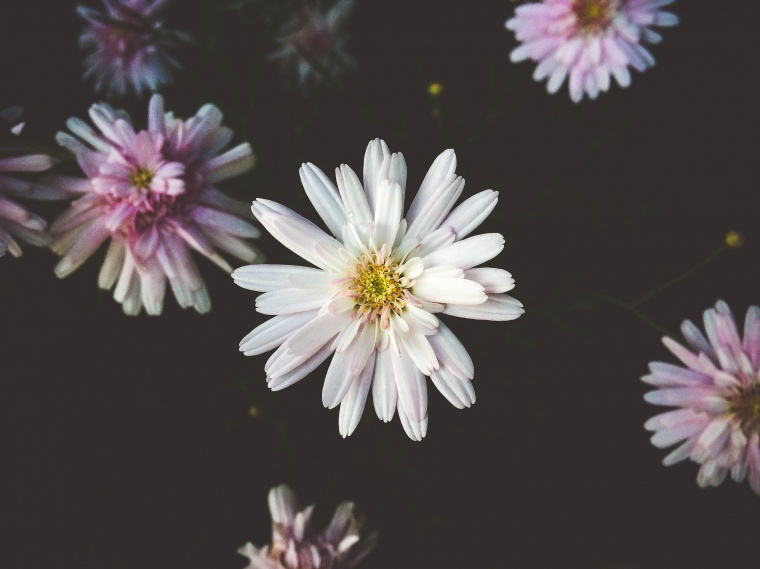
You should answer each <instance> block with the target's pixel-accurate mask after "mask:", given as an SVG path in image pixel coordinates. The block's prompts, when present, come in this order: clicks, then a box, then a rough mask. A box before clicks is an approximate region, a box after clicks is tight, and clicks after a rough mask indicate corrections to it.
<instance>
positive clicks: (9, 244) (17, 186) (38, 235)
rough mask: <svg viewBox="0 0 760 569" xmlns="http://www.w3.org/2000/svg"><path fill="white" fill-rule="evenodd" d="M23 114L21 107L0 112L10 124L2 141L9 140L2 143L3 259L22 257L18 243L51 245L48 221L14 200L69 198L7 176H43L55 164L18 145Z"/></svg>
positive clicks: (0, 251)
mask: <svg viewBox="0 0 760 569" xmlns="http://www.w3.org/2000/svg"><path fill="white" fill-rule="evenodd" d="M21 112H22V109H21V108H20V107H9V108H7V109H5V110H3V111H0V118H2V119H3V120H4V121H5V122H6V123H7V125H3V138H4V139H7V144H6V143H5V141H4V142H3V143H0V256H2V255H4V254H5V252H6V251H9V252H10V254H11V255H13V256H14V257H18V256H20V255H21V247H20V246H19V244H18V242H17V241H16V239H21V240H22V241H26V242H27V243H30V244H32V245H37V246H40V247H44V246H47V245H49V244H50V236H49V235H48V232H47V223H45V220H44V219H42V218H41V217H40V216H38V215H35V214H33V213H32V212H30V211H29V210H27V209H26V208H25V207H23V206H21V205H20V204H19V203H18V202H16V201H15V198H30V199H43V200H52V199H63V198H65V197H66V196H67V194H66V192H64V191H61V190H57V189H54V188H47V187H44V186H42V185H40V184H38V183H36V182H33V181H29V180H24V179H22V178H19V177H16V176H9V175H8V174H10V173H26V172H43V171H45V170H47V169H48V168H50V167H51V166H53V163H54V161H53V159H52V158H51V157H50V156H48V155H46V154H40V153H35V152H30V151H29V150H28V149H25V148H24V147H23V145H19V143H17V142H16V140H15V138H16V137H17V136H18V135H19V134H21V130H22V129H23V127H24V123H19V122H18V119H19V117H20V116H21ZM6 128H7V131H6Z"/></svg>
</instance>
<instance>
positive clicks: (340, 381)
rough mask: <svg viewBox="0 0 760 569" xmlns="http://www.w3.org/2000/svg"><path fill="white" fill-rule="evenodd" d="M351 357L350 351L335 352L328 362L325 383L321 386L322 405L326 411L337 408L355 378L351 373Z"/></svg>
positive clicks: (351, 352)
mask: <svg viewBox="0 0 760 569" xmlns="http://www.w3.org/2000/svg"><path fill="white" fill-rule="evenodd" d="M352 356H353V351H352V350H346V351H345V352H336V353H335V355H334V356H333V359H332V361H331V362H330V367H329V368H328V370H327V375H326V376H325V383H324V385H322V405H324V406H325V407H327V408H328V409H333V408H335V407H337V406H338V405H339V404H340V402H341V401H343V398H344V397H345V396H346V393H348V389H349V387H351V383H352V382H353V380H354V378H355V377H356V376H355V375H353V374H352V373H351V358H352Z"/></svg>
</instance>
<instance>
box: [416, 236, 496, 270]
mask: <svg viewBox="0 0 760 569" xmlns="http://www.w3.org/2000/svg"><path fill="white" fill-rule="evenodd" d="M502 249H504V237H502V236H501V234H499V233H484V234H483V235H476V236H474V237H468V238H467V239H463V240H462V241H457V242H456V243H453V244H451V245H449V246H448V247H444V248H443V249H439V250H438V251H436V252H435V253H431V254H430V255H427V256H426V257H423V259H422V260H423V261H424V262H425V266H426V267H431V266H436V265H454V266H457V267H461V268H463V269H469V268H472V267H475V266H477V265H480V264H482V263H485V262H486V261H490V260H491V259H493V258H494V257H495V256H496V255H498V254H499V253H501V251H502Z"/></svg>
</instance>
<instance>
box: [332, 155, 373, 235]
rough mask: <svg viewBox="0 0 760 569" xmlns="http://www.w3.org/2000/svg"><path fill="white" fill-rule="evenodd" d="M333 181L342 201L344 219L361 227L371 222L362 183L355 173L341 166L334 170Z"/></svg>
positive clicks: (347, 167) (345, 166) (370, 214)
mask: <svg viewBox="0 0 760 569" xmlns="http://www.w3.org/2000/svg"><path fill="white" fill-rule="evenodd" d="M335 179H336V180H337V182H338V191H339V192H340V197H341V198H342V199H343V207H344V209H345V211H346V218H347V219H348V221H350V222H351V223H354V224H355V225H362V224H365V223H368V222H369V221H371V220H372V213H371V212H370V209H369V204H368V203H367V194H365V193H364V188H363V187H362V183H361V182H360V181H359V177H358V176H357V175H356V173H355V172H354V171H353V170H352V169H351V168H350V167H349V166H347V165H345V164H343V165H342V166H341V167H340V168H336V169H335Z"/></svg>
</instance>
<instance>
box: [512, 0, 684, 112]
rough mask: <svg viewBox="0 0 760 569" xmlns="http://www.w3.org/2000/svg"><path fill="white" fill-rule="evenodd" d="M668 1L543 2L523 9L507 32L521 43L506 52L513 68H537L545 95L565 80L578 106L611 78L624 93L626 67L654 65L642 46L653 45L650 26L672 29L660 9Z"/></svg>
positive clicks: (666, 14) (627, 78) (672, 19)
mask: <svg viewBox="0 0 760 569" xmlns="http://www.w3.org/2000/svg"><path fill="white" fill-rule="evenodd" d="M673 1H674V0H544V1H543V2H541V3H532V4H523V5H522V6H519V7H518V8H517V9H516V10H515V17H514V18H512V19H510V20H508V21H507V24H506V26H507V29H508V30H512V31H514V32H515V36H516V37H517V40H518V41H519V42H521V43H522V45H521V46H519V47H517V48H516V49H514V50H513V51H512V54H511V59H512V61H514V62H518V61H523V60H525V59H528V58H530V59H532V60H533V61H536V62H538V67H536V71H535V73H534V74H533V78H534V79H535V80H536V81H542V80H543V79H546V78H548V80H549V81H548V83H547V86H546V88H547V90H548V91H549V93H556V92H557V90H558V89H559V88H560V87H561V86H562V83H564V81H565V78H569V85H570V97H571V98H572V100H573V101H575V102H578V101H580V100H581V99H582V98H583V94H584V92H585V93H586V94H587V95H588V96H589V98H591V99H596V97H597V96H598V95H599V92H600V91H607V90H608V89H609V87H610V77H614V78H615V79H616V80H617V82H618V84H619V85H620V86H621V87H628V85H630V83H631V74H630V72H629V71H628V67H629V66H630V67H633V68H634V69H636V70H638V71H644V70H646V69H647V68H649V67H652V66H653V65H654V63H655V61H654V57H652V54H650V53H649V51H648V50H647V49H646V48H645V47H644V46H643V45H642V42H647V43H651V44H655V43H659V42H660V41H661V40H662V36H661V35H660V34H658V33H657V32H655V31H654V30H652V29H651V27H652V26H675V25H676V24H677V23H678V17H677V16H675V15H674V14H671V13H670V12H663V11H661V10H660V8H662V7H664V6H668V5H670V4H672V3H673Z"/></svg>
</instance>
